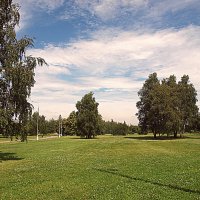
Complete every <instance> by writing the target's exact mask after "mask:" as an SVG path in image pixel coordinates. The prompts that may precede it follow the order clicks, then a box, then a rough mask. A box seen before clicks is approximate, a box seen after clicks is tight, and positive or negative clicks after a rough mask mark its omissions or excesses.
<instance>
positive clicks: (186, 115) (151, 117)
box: [137, 73, 198, 137]
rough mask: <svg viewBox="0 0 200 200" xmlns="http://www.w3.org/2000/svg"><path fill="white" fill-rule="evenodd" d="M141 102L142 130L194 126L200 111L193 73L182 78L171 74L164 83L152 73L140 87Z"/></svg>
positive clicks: (171, 130)
mask: <svg viewBox="0 0 200 200" xmlns="http://www.w3.org/2000/svg"><path fill="white" fill-rule="evenodd" d="M138 94H139V96H140V101H139V102H137V108H138V113H137V115H138V119H139V125H140V127H141V129H142V132H147V131H148V130H149V131H152V132H153V133H154V137H156V134H167V135H170V134H174V137H177V134H178V133H180V135H182V133H184V132H185V130H186V128H189V127H193V125H194V122H195V119H196V118H197V114H198V107H197V105H196V102H197V93H196V90H195V88H194V86H193V85H192V84H190V83H189V77H188V76H186V75H184V76H183V77H182V78H181V81H180V82H178V83H177V82H176V77H175V76H174V75H173V76H170V77H169V78H167V79H163V80H162V82H161V83H160V82H159V81H158V79H157V75H156V73H154V74H152V75H150V76H149V78H148V79H147V80H146V81H145V83H144V85H143V88H142V89H141V90H140V91H139V93H138Z"/></svg>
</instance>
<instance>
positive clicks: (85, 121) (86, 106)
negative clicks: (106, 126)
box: [76, 92, 99, 139]
mask: <svg viewBox="0 0 200 200" xmlns="http://www.w3.org/2000/svg"><path fill="white" fill-rule="evenodd" d="M98 105H99V104H98V103H97V102H96V101H95V98H94V97H93V93H92V92H90V93H88V94H86V95H85V96H84V97H83V98H82V99H81V101H78V102H77V104H76V108H77V110H78V111H77V113H76V116H77V129H78V132H79V134H80V136H81V137H86V138H87V139H90V138H92V137H94V136H95V135H96V133H97V132H98V129H99V123H98V122H99V120H98V118H99V114H98Z"/></svg>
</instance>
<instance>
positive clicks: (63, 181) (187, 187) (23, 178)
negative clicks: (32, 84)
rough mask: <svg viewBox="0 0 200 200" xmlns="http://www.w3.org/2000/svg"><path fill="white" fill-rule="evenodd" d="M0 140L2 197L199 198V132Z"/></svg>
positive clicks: (5, 199) (73, 198)
mask: <svg viewBox="0 0 200 200" xmlns="http://www.w3.org/2000/svg"><path fill="white" fill-rule="evenodd" d="M151 138H152V137H146V136H135V135H134V136H130V137H128V136H127V137H113V136H99V137H98V138H97V139H92V140H86V139H79V138H76V137H62V138H54V139H47V140H40V141H30V142H28V143H20V142H13V143H11V142H10V143H3V142H2V143H0V170H1V171H0V173H1V174H0V199H2V200H7V199H11V200H15V199H19V200H21V199H26V200H28V199H34V200H35V199H41V200H44V199H48V200H49V199H52V200H54V199H55V200H56V199H61V200H63V199H72V200H75V199H87V200H92V199H103V200H109V199H119V200H124V199H136V200H137V199H141V200H144V199H148V200H149V199H176V200H177V199H181V200H183V199H186V200H189V199H191V200H194V199H200V135H190V136H188V138H185V139H176V140H152V139H151Z"/></svg>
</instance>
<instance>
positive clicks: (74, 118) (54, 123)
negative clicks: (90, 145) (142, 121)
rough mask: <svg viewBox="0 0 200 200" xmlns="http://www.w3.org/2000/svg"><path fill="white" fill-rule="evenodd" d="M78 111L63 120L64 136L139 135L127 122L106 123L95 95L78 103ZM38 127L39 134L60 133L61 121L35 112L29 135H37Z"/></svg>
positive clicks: (86, 96)
mask: <svg viewBox="0 0 200 200" xmlns="http://www.w3.org/2000/svg"><path fill="white" fill-rule="evenodd" d="M76 106H77V111H72V112H71V113H70V114H69V116H68V118H64V119H62V135H70V136H73V135H74V136H75V135H76V136H80V137H85V138H94V137H95V136H96V135H103V134H111V135H127V134H134V133H139V132H140V129H139V127H138V126H133V125H127V124H126V122H125V121H124V123H120V122H115V121H113V120H111V121H105V120H103V119H102V117H101V115H100V114H99V113H98V103H97V102H96V101H95V98H94V97H93V93H92V92H90V93H88V94H86V95H85V96H84V97H83V98H82V99H81V101H78V102H77V104H76ZM37 126H38V128H39V134H40V135H42V136H43V135H45V134H49V133H58V129H59V119H57V120H54V119H50V120H46V119H45V116H44V115H39V113H38V112H34V113H33V114H32V115H31V116H30V118H29V119H28V123H27V127H26V128H27V132H28V134H29V135H36V133H37Z"/></svg>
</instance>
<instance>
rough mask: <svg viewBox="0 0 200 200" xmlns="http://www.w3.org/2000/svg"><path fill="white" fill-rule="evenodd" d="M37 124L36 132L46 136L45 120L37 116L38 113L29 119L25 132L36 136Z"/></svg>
mask: <svg viewBox="0 0 200 200" xmlns="http://www.w3.org/2000/svg"><path fill="white" fill-rule="evenodd" d="M37 123H38V130H39V134H42V135H44V134H47V133H49V132H48V121H47V120H46V119H45V116H44V115H39V113H38V112H34V113H33V115H32V116H31V117H30V119H29V121H28V124H27V129H28V130H27V131H28V134H29V135H36V134H37Z"/></svg>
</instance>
